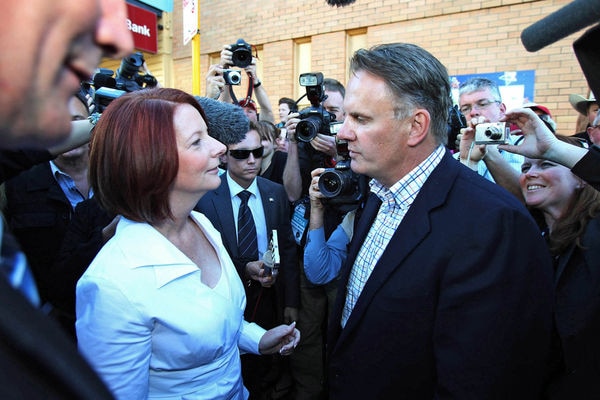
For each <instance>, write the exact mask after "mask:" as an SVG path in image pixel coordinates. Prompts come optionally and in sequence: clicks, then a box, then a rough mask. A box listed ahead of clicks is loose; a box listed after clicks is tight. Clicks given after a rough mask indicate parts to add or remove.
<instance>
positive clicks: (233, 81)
mask: <svg viewBox="0 0 600 400" xmlns="http://www.w3.org/2000/svg"><path fill="white" fill-rule="evenodd" d="M223 79H225V84H226V85H241V84H242V74H241V73H240V71H238V70H236V69H224V70H223Z"/></svg>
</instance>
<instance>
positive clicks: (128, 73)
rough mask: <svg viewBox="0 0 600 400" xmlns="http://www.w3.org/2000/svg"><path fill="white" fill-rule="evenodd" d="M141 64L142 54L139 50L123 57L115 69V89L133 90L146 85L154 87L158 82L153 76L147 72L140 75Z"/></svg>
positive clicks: (142, 60) (142, 63)
mask: <svg viewBox="0 0 600 400" xmlns="http://www.w3.org/2000/svg"><path fill="white" fill-rule="evenodd" d="M142 65H144V55H143V54H142V53H140V52H139V51H138V52H137V53H133V54H130V55H129V56H127V57H125V58H123V59H122V60H121V66H120V67H119V69H118V70H117V76H116V81H117V86H116V89H119V90H125V91H126V92H135V91H136V90H140V89H144V88H146V87H155V86H156V85H157V84H158V81H157V80H156V78H155V77H153V76H152V75H149V74H145V75H140V73H139V71H140V68H141V67H142Z"/></svg>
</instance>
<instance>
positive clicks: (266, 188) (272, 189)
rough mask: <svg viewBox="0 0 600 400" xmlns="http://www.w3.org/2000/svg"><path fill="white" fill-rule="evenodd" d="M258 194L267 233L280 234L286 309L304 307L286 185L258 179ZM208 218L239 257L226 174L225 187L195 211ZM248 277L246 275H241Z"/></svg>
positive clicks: (280, 277)
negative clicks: (274, 231) (275, 231)
mask: <svg viewBox="0 0 600 400" xmlns="http://www.w3.org/2000/svg"><path fill="white" fill-rule="evenodd" d="M256 180H257V184H258V190H259V191H260V195H261V198H262V206H263V210H264V212H265V220H266V225H267V232H271V231H272V230H273V229H276V230H277V232H278V241H279V252H280V260H281V263H280V270H279V277H278V281H281V282H282V284H283V285H282V287H283V289H284V291H283V292H284V298H283V299H282V300H283V301H284V305H285V306H286V307H298V306H299V305H300V286H299V277H298V268H297V262H298V261H297V258H296V242H295V241H294V237H293V235H292V226H291V220H290V215H289V214H290V211H289V202H288V199H287V195H286V193H285V189H284V188H283V185H280V184H278V183H275V182H272V181H269V180H268V179H265V178H262V177H260V176H258V177H256ZM195 209H196V210H197V211H199V212H201V213H203V214H204V215H206V217H207V218H208V219H209V220H210V221H211V222H212V224H213V225H214V227H215V228H216V229H217V230H218V231H219V232H220V233H221V238H222V239H223V244H224V245H225V248H226V249H227V252H228V253H229V254H230V255H231V258H236V257H237V256H238V249H237V232H236V225H235V221H234V219H233V207H232V205H231V195H230V192H229V184H228V183H227V176H226V174H222V175H221V185H220V186H219V187H218V188H217V189H215V190H212V191H210V192H208V193H206V194H205V195H204V196H202V198H201V199H200V201H199V202H198V204H197V205H196V208H195ZM238 273H240V276H242V277H243V276H244V271H238Z"/></svg>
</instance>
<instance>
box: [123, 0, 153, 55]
mask: <svg viewBox="0 0 600 400" xmlns="http://www.w3.org/2000/svg"><path fill="white" fill-rule="evenodd" d="M127 14H128V18H127V27H128V28H129V30H130V31H131V33H132V34H133V44H134V46H135V48H136V49H140V50H144V51H147V52H150V53H156V52H157V51H158V36H157V32H156V14H154V13H152V12H150V11H147V10H144V9H143V8H140V7H137V6H134V5H131V4H127Z"/></svg>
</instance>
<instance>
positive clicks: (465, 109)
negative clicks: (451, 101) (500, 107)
mask: <svg viewBox="0 0 600 400" xmlns="http://www.w3.org/2000/svg"><path fill="white" fill-rule="evenodd" d="M494 103H498V104H500V103H502V102H501V101H500V100H487V99H483V100H479V101H478V102H476V103H475V104H473V105H471V104H465V105H463V106H461V107H460V112H461V113H463V114H468V113H470V112H471V110H472V109H475V110H483V109H484V108H487V107H489V105H490V104H494Z"/></svg>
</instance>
